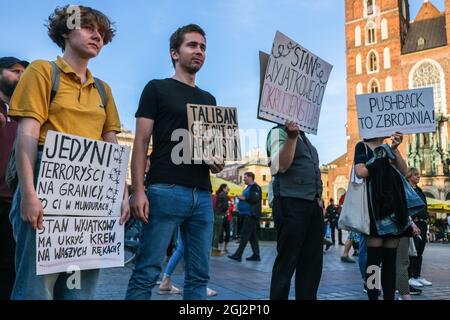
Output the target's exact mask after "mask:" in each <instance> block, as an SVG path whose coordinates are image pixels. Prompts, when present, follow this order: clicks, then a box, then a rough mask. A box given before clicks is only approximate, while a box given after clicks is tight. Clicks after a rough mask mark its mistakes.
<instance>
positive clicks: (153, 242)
mask: <svg viewBox="0 0 450 320" xmlns="http://www.w3.org/2000/svg"><path fill="white" fill-rule="evenodd" d="M147 197H148V199H149V202H150V217H149V218H150V220H149V223H147V224H143V226H142V233H141V238H140V249H139V255H138V257H137V260H136V265H135V267H134V270H133V274H132V275H131V279H130V281H129V283H128V290H127V294H126V299H129V300H148V299H150V298H151V296H152V289H153V287H154V286H155V285H156V281H157V280H158V277H159V275H160V273H161V271H162V263H163V260H164V256H165V252H166V248H167V246H168V244H169V242H170V239H171V237H172V234H173V230H174V229H175V228H176V227H178V226H181V227H180V230H181V238H182V241H183V244H184V268H185V278H184V286H183V287H184V290H183V299H184V300H205V299H206V298H207V297H206V285H207V283H208V280H209V257H210V255H211V241H212V228H213V222H214V214H213V208H212V198H211V193H210V192H209V191H206V190H199V189H197V188H189V187H183V186H179V185H173V184H172V185H169V184H153V185H150V186H149V188H148V192H147Z"/></svg>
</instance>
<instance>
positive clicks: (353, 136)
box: [345, 0, 409, 162]
mask: <svg viewBox="0 0 450 320" xmlns="http://www.w3.org/2000/svg"><path fill="white" fill-rule="evenodd" d="M345 15H346V27H345V30H346V47H347V53H346V56H347V101H348V102H347V103H348V108H347V111H348V113H347V150H348V157H349V159H348V160H349V162H351V161H352V159H353V153H354V147H355V145H356V143H357V142H358V141H360V140H361V139H360V137H359V133H358V123H357V118H358V117H357V112H356V99H355V96H356V95H357V94H363V93H373V92H382V91H392V90H393V89H394V88H395V89H397V88H402V87H404V84H403V79H402V72H401V49H402V42H404V41H405V38H406V34H407V30H408V25H409V6H408V3H407V1H404V0H346V14H345Z"/></svg>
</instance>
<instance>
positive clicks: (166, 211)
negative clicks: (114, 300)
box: [126, 24, 223, 300]
mask: <svg viewBox="0 0 450 320" xmlns="http://www.w3.org/2000/svg"><path fill="white" fill-rule="evenodd" d="M205 50H206V39H205V32H204V31H203V30H202V29H201V28H200V27H199V26H197V25H193V24H191V25H187V26H184V27H182V28H179V29H178V30H177V31H176V32H175V33H174V34H173V35H172V36H171V38H170V55H171V58H172V63H173V66H174V68H175V75H174V76H173V77H172V78H168V79H162V80H152V81H150V82H149V83H148V84H147V85H146V86H145V88H144V91H143V92H142V95H141V99H140V102H139V107H138V110H137V112H136V137H135V141H134V146H133V156H132V160H131V175H132V185H133V193H132V198H131V208H132V213H133V215H134V216H135V217H136V218H138V219H140V220H141V221H143V222H144V224H143V228H142V236H141V239H140V241H141V250H140V253H139V255H138V258H137V262H136V265H135V268H134V270H133V274H132V276H131V279H130V282H129V284H128V290H127V296H126V298H127V299H139V300H147V299H150V298H151V291H152V289H153V287H154V286H155V284H156V281H157V279H158V276H159V275H160V273H161V271H162V262H163V260H164V255H165V252H166V248H167V246H168V244H169V242H170V239H171V236H172V233H173V231H174V230H175V229H176V228H177V227H178V226H181V236H182V240H183V243H184V247H185V249H184V260H185V270H186V273H185V286H184V290H183V298H184V299H185V300H204V299H206V298H207V295H206V285H207V282H208V280H209V256H210V252H211V238H212V228H213V218H214V215H213V208H212V198H211V182H210V179H209V172H210V170H211V172H213V173H218V172H220V171H221V170H222V169H223V164H222V163H220V160H219V159H217V158H212V159H208V160H209V161H208V164H207V163H205V162H201V163H192V162H191V151H190V143H189V131H188V119H187V104H199V105H216V99H215V98H214V96H212V95H211V94H210V93H208V92H206V91H204V90H201V89H200V88H198V87H197V86H196V85H195V76H196V73H197V72H198V71H199V70H200V68H201V67H202V65H203V63H204V60H205ZM151 136H153V151H152V154H151V156H150V169H149V171H148V174H147V175H146V178H145V182H144V170H145V162H146V152H147V148H148V144H149V141H150V137H151ZM144 186H147V189H148V191H147V195H146V194H145V191H144Z"/></svg>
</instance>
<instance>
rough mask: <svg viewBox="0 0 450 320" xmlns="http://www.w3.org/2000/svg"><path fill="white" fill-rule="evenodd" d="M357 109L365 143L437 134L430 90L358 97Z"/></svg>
mask: <svg viewBox="0 0 450 320" xmlns="http://www.w3.org/2000/svg"><path fill="white" fill-rule="evenodd" d="M356 106H357V111H358V127H359V134H360V136H361V137H362V138H364V139H370V138H378V137H389V136H390V135H392V134H393V133H395V132H397V131H399V132H401V133H403V134H411V133H425V132H434V131H435V130H436V120H435V114H434V99H433V88H421V89H413V90H403V91H391V92H382V93H373V94H363V95H357V96H356Z"/></svg>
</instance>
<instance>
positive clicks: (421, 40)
mask: <svg viewBox="0 0 450 320" xmlns="http://www.w3.org/2000/svg"><path fill="white" fill-rule="evenodd" d="M424 46H425V39H424V38H422V37H420V38H419V40H417V49H418V50H423V47H424Z"/></svg>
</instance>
